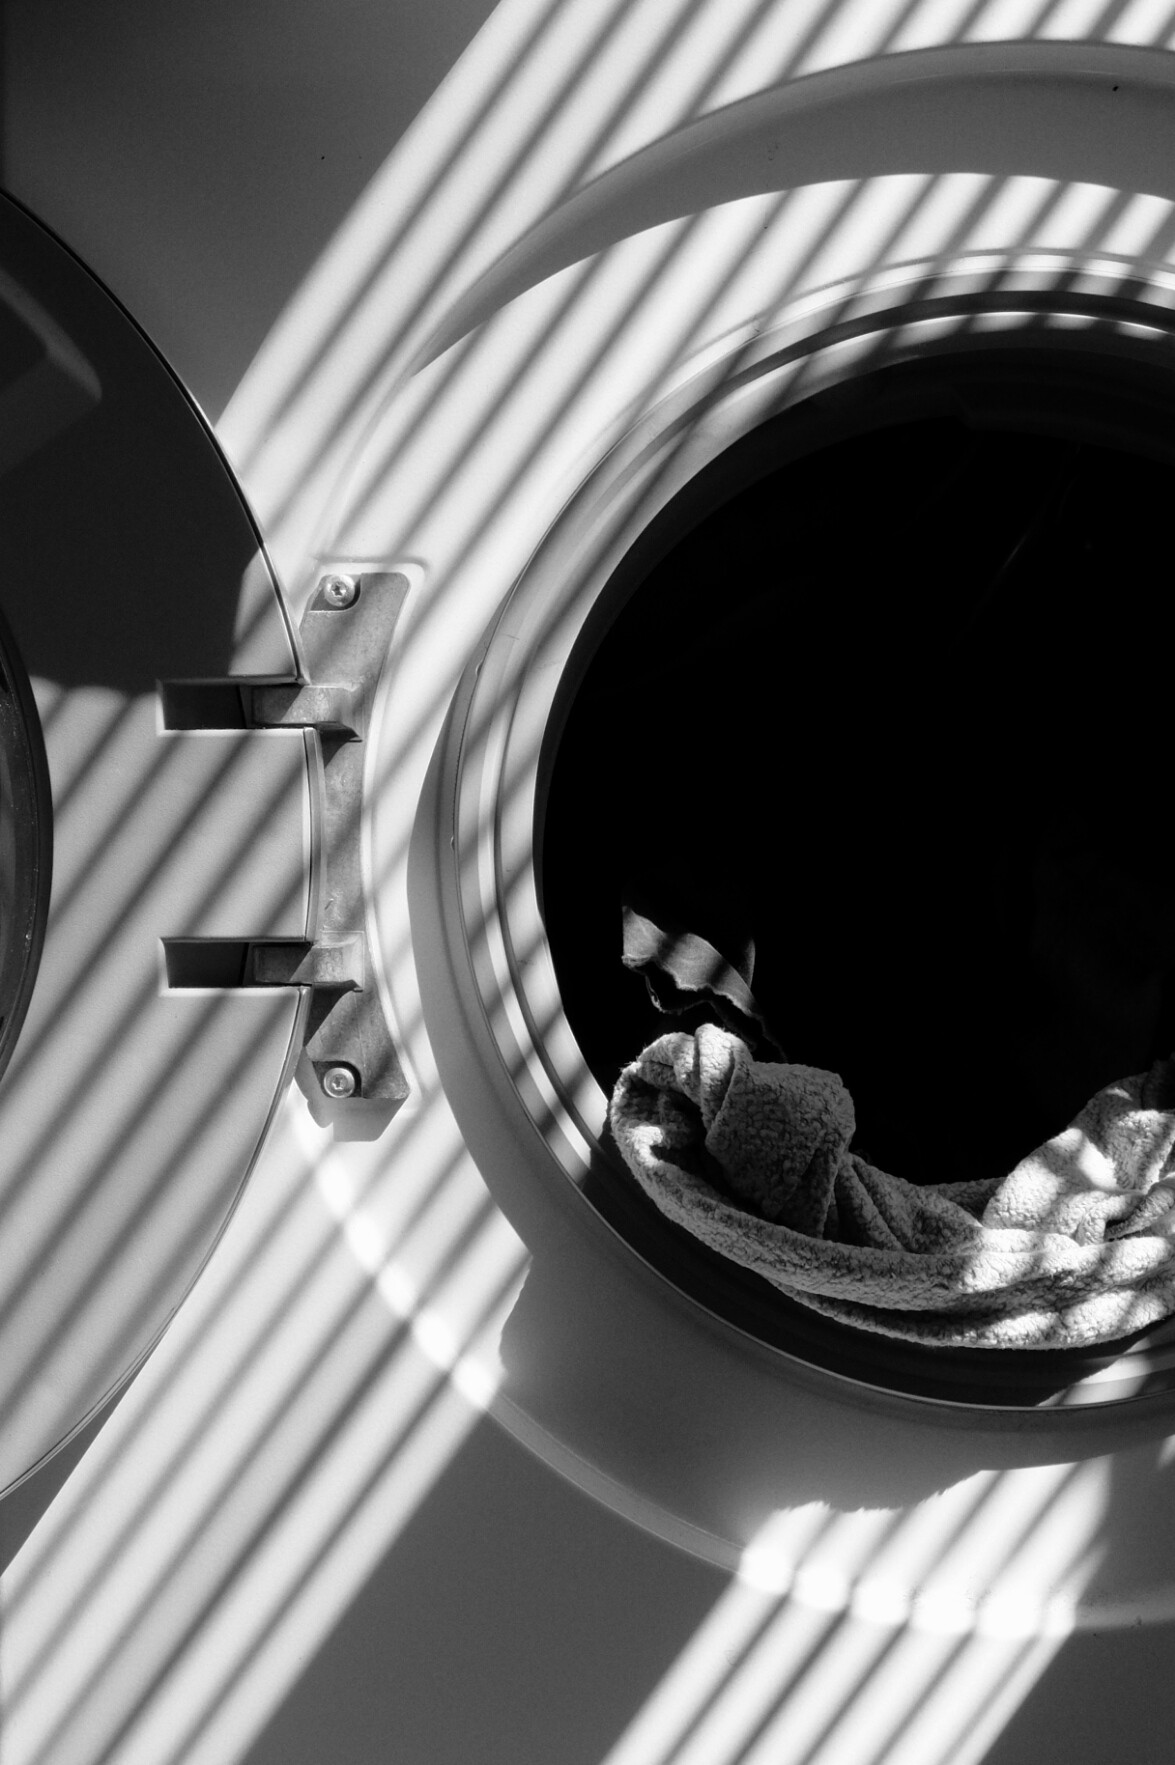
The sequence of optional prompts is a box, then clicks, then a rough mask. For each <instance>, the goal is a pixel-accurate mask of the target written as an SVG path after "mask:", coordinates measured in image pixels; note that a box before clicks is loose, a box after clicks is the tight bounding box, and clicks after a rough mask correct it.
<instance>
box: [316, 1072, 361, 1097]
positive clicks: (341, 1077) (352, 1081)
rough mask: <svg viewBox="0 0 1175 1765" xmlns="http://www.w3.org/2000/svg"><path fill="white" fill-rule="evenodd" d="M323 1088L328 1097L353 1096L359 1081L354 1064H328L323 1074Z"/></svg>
mask: <svg viewBox="0 0 1175 1765" xmlns="http://www.w3.org/2000/svg"><path fill="white" fill-rule="evenodd" d="M322 1088H323V1090H324V1091H325V1092H326V1094H327V1096H328V1097H335V1098H339V1097H353V1096H354V1095H355V1092H356V1091H357V1090H358V1088H359V1081H358V1078H357V1077H356V1074H355V1069H354V1067H352V1066H328V1067H327V1069H326V1071H325V1072H324V1073H323V1075H322Z"/></svg>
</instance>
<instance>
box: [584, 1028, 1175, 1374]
mask: <svg viewBox="0 0 1175 1765" xmlns="http://www.w3.org/2000/svg"><path fill="white" fill-rule="evenodd" d="M974 1107H975V1108H977V1109H978V1108H982V1107H983V1100H982V1099H979V1098H977V1099H976V1100H975V1103H974ZM610 1123H611V1128H612V1133H613V1136H614V1138H615V1141H616V1145H617V1147H618V1148H619V1150H620V1152H621V1154H622V1156H623V1158H624V1160H625V1163H626V1164H627V1166H628V1168H629V1170H630V1171H631V1172H632V1174H633V1176H634V1177H635V1178H636V1180H637V1182H638V1183H639V1184H640V1186H641V1187H642V1189H643V1190H644V1191H645V1193H646V1194H647V1195H648V1196H649V1197H650V1198H651V1200H652V1201H653V1202H654V1203H655V1204H656V1206H657V1207H658V1208H660V1210H661V1212H662V1213H663V1214H665V1215H666V1216H667V1217H668V1218H669V1219H671V1220H673V1221H675V1223H676V1224H677V1225H679V1226H682V1227H684V1228H685V1229H686V1230H687V1231H689V1232H692V1233H693V1234H694V1235H695V1236H696V1237H697V1238H699V1239H701V1240H703V1241H704V1242H705V1243H706V1244H708V1245H709V1246H710V1247H711V1248H712V1249H714V1250H716V1251H717V1252H718V1253H719V1254H720V1255H722V1256H725V1257H728V1258H730V1259H731V1261H733V1262H736V1263H740V1264H741V1265H742V1266H743V1267H744V1268H747V1269H750V1270H752V1271H753V1272H754V1273H755V1274H757V1275H761V1276H763V1277H764V1278H765V1279H766V1280H768V1281H770V1282H771V1283H772V1284H773V1285H774V1286H775V1287H777V1288H779V1289H780V1291H781V1292H783V1293H785V1294H787V1295H789V1296H790V1297H791V1298H793V1299H796V1300H799V1301H800V1302H802V1303H803V1304H805V1305H807V1306H810V1307H811V1308H812V1309H813V1310H815V1311H819V1312H823V1313H824V1314H826V1315H827V1316H829V1317H832V1318H835V1319H837V1320H839V1321H840V1322H842V1323H848V1324H853V1325H856V1326H858V1327H860V1328H865V1329H870V1330H875V1331H879V1332H880V1333H882V1334H883V1335H886V1336H893V1337H899V1338H902V1339H903V1340H906V1341H911V1342H922V1343H928V1344H935V1345H938V1346H950V1347H966V1348H1029V1349H1039V1348H1077V1347H1089V1346H1092V1345H1094V1344H1097V1343H1103V1342H1112V1341H1116V1340H1118V1339H1119V1338H1121V1337H1123V1336H1126V1335H1129V1334H1132V1333H1134V1332H1135V1331H1138V1330H1140V1329H1143V1328H1146V1327H1148V1326H1150V1325H1152V1324H1155V1323H1158V1322H1159V1321H1161V1320H1162V1319H1163V1318H1165V1317H1167V1316H1169V1315H1170V1313H1171V1312H1172V1311H1175V1059H1168V1060H1160V1061H1156V1063H1155V1064H1154V1065H1153V1066H1152V1067H1151V1069H1150V1071H1149V1072H1148V1073H1145V1074H1141V1075H1139V1076H1137V1077H1134V1078H1126V1079H1121V1080H1119V1081H1117V1082H1116V1083H1114V1084H1112V1085H1107V1086H1106V1087H1105V1089H1104V1090H1101V1091H1099V1092H1098V1094H1097V1095H1096V1097H1094V1098H1092V1099H1091V1101H1090V1102H1089V1103H1087V1104H1086V1106H1085V1107H1084V1109H1082V1111H1081V1112H1080V1114H1079V1115H1078V1116H1077V1117H1076V1119H1075V1120H1074V1121H1073V1122H1071V1123H1070V1125H1069V1126H1068V1127H1067V1128H1065V1129H1064V1130H1063V1132H1061V1133H1059V1134H1057V1135H1055V1136H1054V1137H1053V1138H1052V1139H1051V1140H1048V1141H1046V1142H1045V1143H1044V1144H1043V1145H1042V1146H1039V1147H1037V1148H1036V1150H1035V1151H1033V1152H1031V1153H1030V1154H1029V1155H1028V1157H1026V1158H1024V1159H1022V1160H1021V1161H1020V1163H1019V1164H1018V1165H1017V1166H1016V1167H1015V1169H1014V1170H1013V1171H1011V1172H1010V1173H1009V1174H1008V1175H1007V1176H1005V1177H1002V1178H992V1179H984V1180H981V1181H977V1182H967V1183H951V1182H947V1181H944V1182H943V1183H941V1184H937V1185H934V1184H932V1185H928V1186H919V1185H915V1184H912V1183H908V1182H905V1181H904V1180H903V1179H902V1178H900V1177H895V1176H891V1175H889V1174H888V1173H887V1172H885V1171H882V1170H879V1169H877V1167H876V1166H874V1165H872V1164H870V1163H869V1162H868V1161H867V1160H866V1159H864V1158H863V1157H861V1156H860V1154H858V1153H855V1152H853V1151H852V1150H851V1142H852V1139H853V1135H854V1133H855V1130H856V1121H855V1116H854V1112H853V1102H852V1098H851V1097H850V1095H849V1093H848V1091H847V1090H846V1088H845V1086H844V1084H843V1083H842V1082H841V1079H840V1078H839V1076H838V1075H837V1074H836V1073H833V1072H826V1071H824V1070H823V1069H821V1068H818V1067H811V1066H802V1065H797V1064H793V1063H790V1062H779V1061H767V1060H758V1059H755V1058H754V1057H753V1056H752V1054H751V1052H750V1050H749V1049H748V1047H747V1045H746V1043H745V1042H744V1041H743V1040H742V1039H741V1038H740V1037H739V1036H738V1035H736V1034H734V1033H733V1032H732V1031H730V1030H729V1029H725V1028H720V1027H718V1026H716V1025H712V1024H704V1025H702V1027H701V1028H700V1029H698V1030H697V1031H696V1032H694V1033H686V1032H684V1031H678V1032H674V1033H672V1034H669V1035H664V1036H661V1037H660V1038H659V1039H658V1040H657V1041H655V1042H653V1043H651V1044H650V1046H649V1047H647V1048H646V1049H645V1051H644V1053H643V1054H641V1056H640V1057H639V1059H637V1060H635V1061H634V1062H633V1063H632V1064H631V1065H630V1066H628V1067H626V1068H625V1069H624V1071H623V1072H622V1073H621V1075H620V1078H619V1080H618V1082H617V1084H616V1087H615V1090H614V1092H613V1095H612V1101H611V1108H610ZM966 1131H967V1117H966V1110H965V1108H963V1109H961V1110H960V1117H959V1132H960V1134H965V1133H966ZM942 1156H943V1167H944V1174H945V1173H946V1172H949V1169H950V1158H951V1149H950V1147H949V1145H947V1146H944V1147H943V1149H942Z"/></svg>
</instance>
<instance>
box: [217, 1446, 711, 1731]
mask: <svg viewBox="0 0 1175 1765" xmlns="http://www.w3.org/2000/svg"><path fill="white" fill-rule="evenodd" d="M442 1540H443V1548H442V1549H441V1550H438V1541H442ZM726 1581H727V1577H726V1576H725V1575H724V1574H723V1572H722V1571H721V1570H719V1569H715V1568H712V1567H711V1566H710V1565H708V1564H704V1563H700V1562H698V1561H696V1560H695V1559H694V1558H691V1557H689V1556H686V1555H685V1554H684V1553H681V1552H677V1551H669V1550H667V1549H666V1548H665V1546H664V1545H663V1544H661V1542H660V1541H659V1540H657V1539H654V1538H651V1537H650V1536H649V1535H648V1534H646V1533H644V1532H641V1531H639V1530H638V1529H637V1528H636V1527H634V1526H630V1525H629V1524H628V1523H627V1522H626V1521H624V1520H621V1519H618V1518H617V1517H616V1515H614V1514H612V1513H611V1512H609V1510H608V1509H606V1508H604V1507H602V1506H599V1505H597V1504H596V1503H595V1502H593V1501H592V1500H590V1499H589V1498H588V1497H587V1496H585V1495H582V1494H581V1493H580V1492H579V1491H578V1490H576V1489H574V1488H573V1487H572V1486H571V1485H570V1484H569V1483H565V1482H564V1481H563V1480H562V1479H561V1478H558V1477H553V1476H552V1475H551V1473H550V1471H549V1469H548V1468H547V1467H546V1466H545V1465H544V1464H542V1463H540V1461H539V1460H537V1459H535V1458H532V1457H531V1456H530V1454H529V1453H528V1452H526V1451H525V1449H524V1448H522V1447H520V1446H519V1445H518V1444H517V1443H516V1442H515V1441H514V1440H512V1439H511V1438H510V1437H509V1436H508V1435H506V1434H505V1433H504V1432H503V1431H502V1430H501V1429H500V1428H499V1427H498V1426H497V1424H496V1423H494V1422H493V1421H492V1420H489V1419H486V1420H483V1421H482V1422H481V1423H480V1424H479V1425H478V1427H477V1428H476V1429H475V1430H474V1431H473V1433H472V1434H471V1435H470V1436H469V1437H468V1439H467V1440H466V1441H465V1443H464V1445H463V1446H462V1448H461V1451H460V1453H459V1454H458V1455H457V1457H456V1458H455V1459H454V1460H453V1461H452V1463H451V1464H450V1465H449V1466H448V1468H447V1469H446V1470H445V1471H444V1473H443V1474H442V1475H441V1477H440V1478H439V1479H438V1481H437V1483H436V1484H435V1486H434V1487H433V1489H432V1490H431V1491H430V1493H429V1496H428V1499H427V1501H426V1502H425V1504H424V1506H423V1507H422V1508H421V1510H420V1511H419V1513H418V1514H417V1516H416V1517H415V1519H414V1520H413V1522H412V1524H411V1525H410V1526H409V1527H408V1528H407V1530H406V1531H405V1532H404V1533H403V1535H402V1536H401V1538H400V1539H399V1541H398V1542H397V1544H396V1545H395V1547H394V1548H393V1549H392V1550H391V1551H390V1552H389V1554H388V1555H387V1556H386V1557H385V1558H384V1560H383V1562H382V1563H380V1564H379V1565H378V1566H375V1567H374V1569H373V1573H372V1576H371V1579H370V1580H369V1581H368V1582H367V1585H366V1586H365V1587H364V1589H363V1590H362V1592H361V1593H359V1594H358V1595H357V1597H356V1599H355V1601H354V1603H353V1604H352V1605H351V1606H350V1608H349V1610H348V1611H347V1614H346V1616H345V1617H344V1619H343V1620H342V1622H341V1623H340V1624H339V1626H338V1627H337V1629H336V1630H335V1631H334V1632H333V1634H332V1635H331V1636H330V1637H329V1638H328V1639H327V1641H326V1642H325V1643H324V1645H323V1647H322V1649H321V1650H320V1651H319V1653H318V1654H317V1655H316V1657H315V1659H314V1660H313V1661H312V1662H311V1663H310V1665H309V1666H308V1667H307V1668H306V1669H305V1671H304V1672H303V1673H302V1675H301V1677H300V1679H299V1680H298V1683H297V1685H296V1686H295V1687H294V1689H293V1690H292V1691H291V1693H290V1695H289V1697H288V1698H287V1700H286V1702H285V1703H284V1704H283V1705H282V1707H281V1709H280V1710H279V1711H278V1713H277V1714H276V1716H275V1717H274V1718H273V1719H272V1721H271V1722H270V1723H269V1725H268V1727H267V1728H266V1729H265V1731H264V1732H263V1733H262V1735H261V1736H260V1737H259V1739H258V1740H257V1741H255V1742H254V1744H253V1746H252V1747H251V1748H250V1750H249V1752H248V1754H247V1755H246V1757H245V1760H244V1761H243V1765H321V1762H322V1761H323V1760H324V1759H333V1760H336V1761H338V1765H387V1761H389V1760H394V1761H395V1765H469V1762H470V1761H471V1760H476V1761H477V1762H478V1765H552V1762H553V1761H554V1760H555V1759H556V1758H557V1759H558V1765H600V1761H601V1760H602V1759H603V1758H604V1756H605V1754H606V1753H607V1752H608V1749H609V1747H610V1746H611V1744H612V1743H613V1741H614V1740H615V1738H616V1736H617V1734H619V1733H620V1732H621V1731H622V1729H624V1728H625V1726H626V1725H627V1723H628V1722H629V1720H630V1718H631V1717H632V1715H633V1713H634V1712H635V1709H636V1707H637V1706H638V1705H639V1703H640V1702H641V1700H642V1698H643V1697H644V1695H645V1692H646V1690H647V1688H648V1687H649V1686H650V1685H653V1684H655V1683H656V1682H657V1681H658V1680H659V1679H660V1677H661V1676H662V1674H663V1673H664V1672H665V1671H666V1670H667V1669H668V1667H669V1666H670V1664H671V1662H672V1661H673V1659H674V1657H675V1656H676V1655H677V1653H678V1652H679V1650H680V1649H681V1648H683V1647H684V1646H685V1645H686V1643H687V1642H688V1640H689V1637H690V1635H691V1633H692V1632H693V1631H694V1630H695V1629H696V1627H697V1626H698V1625H699V1624H701V1623H702V1621H703V1619H704V1617H705V1614H706V1612H707V1611H708V1610H709V1608H710V1607H711V1606H712V1604H713V1602H714V1601H715V1600H716V1599H717V1598H718V1597H719V1595H720V1594H721V1592H722V1589H723V1587H724V1586H725V1584H726Z"/></svg>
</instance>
